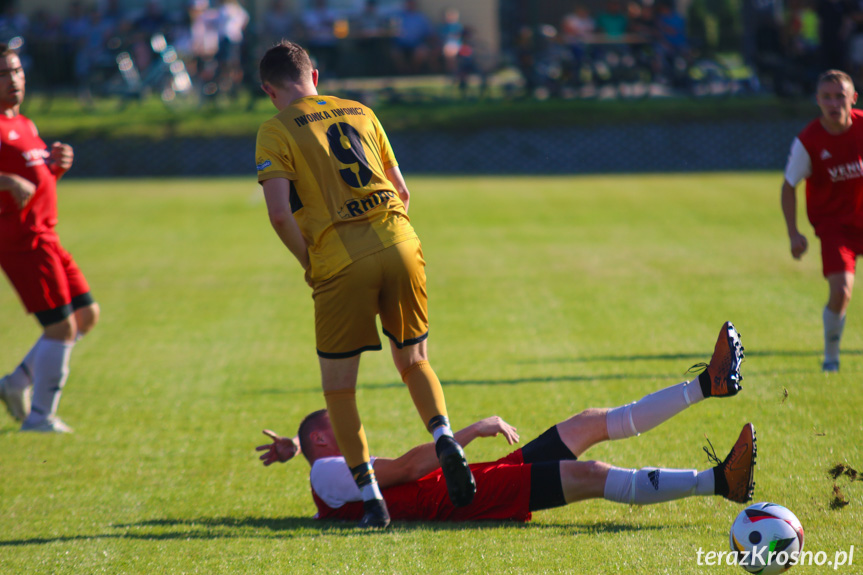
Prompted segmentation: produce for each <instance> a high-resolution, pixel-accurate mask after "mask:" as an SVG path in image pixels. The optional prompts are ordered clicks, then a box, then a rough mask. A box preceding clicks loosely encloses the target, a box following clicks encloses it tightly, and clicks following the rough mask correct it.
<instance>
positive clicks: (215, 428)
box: [0, 173, 863, 575]
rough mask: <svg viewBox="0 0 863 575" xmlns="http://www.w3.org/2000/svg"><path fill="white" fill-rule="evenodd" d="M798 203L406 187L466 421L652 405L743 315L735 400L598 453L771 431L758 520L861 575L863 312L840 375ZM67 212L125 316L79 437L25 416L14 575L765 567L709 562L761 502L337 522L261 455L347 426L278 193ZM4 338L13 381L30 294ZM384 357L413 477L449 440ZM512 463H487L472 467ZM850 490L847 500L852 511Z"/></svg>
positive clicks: (106, 346)
mask: <svg viewBox="0 0 863 575" xmlns="http://www.w3.org/2000/svg"><path fill="white" fill-rule="evenodd" d="M780 181H781V176H780V175H779V174H778V173H768V174H696V175H686V176H627V177H578V178H575V177H572V178H565V177H561V178H518V177H507V178H499V179H497V178H418V177H414V178H411V177H410V176H408V183H409V185H410V186H411V190H412V193H413V198H412V202H411V214H412V217H413V222H414V225H415V227H416V228H417V230H418V232H419V234H420V236H421V237H422V238H423V243H424V250H425V255H426V258H427V260H428V274H429V293H430V305H431V309H430V313H431V319H432V330H431V339H430V350H431V354H432V361H433V364H434V365H435V367H436V370H437V372H438V374H439V375H440V377H441V379H442V380H443V382H444V385H445V390H446V395H447V401H448V405H449V408H450V415H451V418H452V419H453V422H454V425H456V426H463V425H467V424H468V423H470V422H472V421H474V420H476V419H479V418H482V417H485V416H488V415H492V414H498V415H500V416H502V417H503V418H504V419H506V420H507V421H509V422H511V423H513V424H514V425H516V426H517V427H518V429H519V432H520V434H521V436H522V439H523V441H526V440H528V439H530V438H532V437H534V436H536V435H538V434H539V433H541V432H542V431H543V430H544V429H546V428H547V427H548V426H549V425H551V424H553V423H555V422H557V421H559V420H562V419H564V418H565V417H567V416H569V415H570V414H572V413H574V412H577V411H580V410H581V409H583V408H585V407H590V406H613V405H620V404H622V403H625V402H629V401H632V400H635V399H637V398H639V397H641V396H643V395H645V394H647V393H650V392H652V391H654V390H655V389H657V388H659V387H662V386H666V385H670V384H673V383H677V382H679V381H682V380H683V379H684V372H685V370H686V369H687V368H688V367H689V366H690V365H692V364H694V363H696V362H699V361H707V360H708V359H709V357H710V353H711V351H712V348H713V344H714V341H715V338H716V334H717V332H718V329H719V327H720V325H721V324H722V322H723V321H724V320H726V319H731V320H732V321H734V322H735V324H736V325H737V327H738V328H739V330H740V331H741V333H742V336H743V343H744V345H745V347H746V351H747V359H746V362H745V363H744V366H743V367H744V375H745V381H744V382H743V383H744V390H743V391H742V393H741V394H740V395H739V396H737V397H735V398H731V399H726V400H708V401H706V402H704V403H702V404H699V405H697V406H694V407H693V408H692V409H690V410H688V411H686V412H684V413H682V414H681V415H679V416H678V417H676V418H675V419H673V420H672V421H670V422H668V423H666V424H665V425H663V426H662V427H660V428H659V429H657V430H655V431H653V432H651V433H648V434H645V435H643V436H641V437H639V438H633V439H629V440H626V441H619V442H614V443H607V444H603V445H600V446H598V447H596V448H595V449H594V450H592V451H590V452H588V455H589V457H590V458H596V459H601V460H605V461H608V462H610V463H612V464H615V465H620V466H626V467H640V466H646V465H658V466H664V467H683V468H699V469H703V468H706V467H707V466H708V463H707V460H706V457H705V455H704V452H703V451H702V449H701V447H702V446H703V445H706V444H707V442H706V441H705V435H707V436H708V437H709V438H710V440H711V441H712V443H713V444H714V445H715V446H716V450H717V452H719V453H720V454H721V455H722V456H723V457H724V454H725V453H726V452H727V450H728V449H729V448H730V446H731V444H732V442H733V441H734V439H735V438H736V437H737V433H738V432H739V430H740V427H741V425H742V424H743V423H744V422H746V421H752V422H753V423H754V425H755V427H756V429H757V432H758V439H759V461H758V467H757V476H756V480H757V486H756V500H769V501H774V502H777V503H781V504H783V505H786V506H788V507H789V508H791V509H792V510H793V511H794V512H796V513H797V515H798V517H799V518H800V519H801V521H802V522H803V525H804V527H805V529H806V549H809V550H813V551H824V552H826V553H827V554H828V555H829V557H830V558H831V559H832V558H833V554H834V552H835V551H840V550H845V551H848V550H849V548H850V546H851V545H854V546H855V547H856V548H857V557H855V563H856V564H855V565H854V566H852V567H844V568H842V569H840V570H838V571H836V572H838V573H863V550H861V549H859V547H860V546H861V544H863V536H861V525H863V482H861V481H855V482H851V481H850V480H849V479H847V478H845V477H841V478H839V479H838V480H836V481H834V480H833V479H831V478H830V477H829V475H828V469H829V468H831V467H833V466H834V465H836V464H838V463H844V464H847V465H850V466H851V467H854V468H857V469H863V448H861V445H863V420H861V413H863V399H861V393H860V392H861V385H860V381H861V376H863V325H861V324H863V321H861V317H863V313H861V309H860V306H859V304H857V303H856V302H855V303H852V305H851V309H850V311H849V314H848V324H847V329H846V333H845V338H844V345H843V349H844V355H843V363H842V372H841V373H840V374H838V375H831V376H829V377H827V376H825V375H824V374H822V373H821V371H820V360H821V358H820V348H821V309H822V307H823V304H824V300H825V298H826V285H825V283H824V281H823V280H822V279H821V278H820V257H819V255H818V253H817V241H814V238H812V237H811V234H810V239H811V240H813V241H812V245H813V247H814V248H815V253H809V254H807V256H806V257H805V258H804V260H803V261H802V262H795V261H793V260H792V259H791V257H790V255H788V248H787V245H786V244H787V242H786V239H785V232H784V225H783V223H782V219H781V215H780V211H779V199H778V195H779V183H780ZM60 204H61V205H60V211H61V224H60V233H61V237H62V238H63V240H64V244H65V245H66V247H67V248H68V249H69V250H70V251H72V253H74V254H75V257H76V259H77V260H78V263H79V264H80V265H81V267H82V268H83V270H84V271H85V273H86V275H87V277H88V279H89V281H90V283H91V286H92V289H93V293H94V295H95V296H96V297H97V299H98V300H99V302H100V303H101V305H102V311H103V319H102V322H101V324H100V325H99V326H98V327H97V329H96V330H95V331H94V332H93V333H92V334H90V335H89V336H88V337H87V338H86V339H84V340H83V341H82V342H80V343H79V344H78V346H77V348H76V350H75V354H74V356H73V361H72V375H71V377H70V379H69V383H68V386H67V388H66V391H65V394H64V397H63V401H62V404H61V407H60V413H61V415H62V416H63V418H64V419H65V420H66V422H67V423H69V424H70V425H72V426H73V427H74V428H75V429H76V433H75V434H74V435H71V436H63V437H55V436H42V435H34V434H18V433H17V432H16V430H17V427H16V426H15V425H13V422H12V420H11V419H10V418H8V417H7V416H6V414H5V412H4V413H0V573H2V574H4V575H7V574H9V575H12V574H14V575H17V574H37V573H38V574H43V573H44V574H49V573H50V574H67V573H68V574H91V573H112V574H114V573H146V574H148V575H155V574H161V573H171V574H173V573H207V574H212V573H261V574H269V573H272V574H288V573H289V574H294V573H350V574H355V573H585V574H586V573H591V574H593V573H608V574H612V573H624V572H632V573H649V574H651V575H655V574H660V573H675V574H676V573H712V572H715V573H738V572H741V571H739V570H738V568H737V567H731V566H719V567H716V566H714V567H704V566H698V565H697V564H696V552H697V550H698V549H699V548H701V549H702V550H704V551H711V550H714V551H718V550H725V549H727V545H728V537H727V534H728V528H729V526H730V525H731V522H732V520H733V519H734V517H735V516H736V514H737V513H738V512H739V511H740V509H741V508H742V506H739V505H736V504H732V503H730V502H728V501H725V500H722V499H719V498H694V499H689V500H684V501H679V502H675V503H671V504H666V505H658V506H650V507H628V506H623V505H619V504H614V503H609V502H605V501H594V502H588V503H581V504H576V505H572V506H569V507H565V508H560V509H555V510H548V511H543V512H539V513H537V514H535V515H534V521H533V522H531V523H529V524H526V525H521V524H518V525H516V524H511V523H480V524H460V525H431V524H396V525H395V527H394V528H393V529H390V530H389V531H387V532H384V533H366V532H360V531H358V530H356V529H354V528H352V527H351V526H350V525H339V524H328V523H325V524H321V523H319V522H316V521H314V520H312V519H311V516H312V514H313V504H312V501H311V497H310V495H309V488H308V479H307V471H308V468H307V465H306V464H305V462H304V461H302V460H298V461H293V462H291V463H289V464H287V465H284V466H281V465H279V466H274V467H272V468H267V469H265V468H263V467H262V466H261V465H260V464H259V462H258V461H257V459H256V453H255V452H254V447H255V446H256V445H259V444H260V443H262V442H263V440H264V439H265V438H264V436H263V435H261V433H260V431H261V430H262V429H264V428H271V429H275V430H277V431H280V432H282V433H284V434H288V433H293V432H294V431H295V429H296V425H297V423H298V422H299V420H300V418H301V417H302V416H303V415H305V414H306V413H307V412H309V411H311V410H314V409H318V408H320V407H322V406H323V398H322V395H321V392H320V390H319V382H318V374H317V361H316V357H315V354H314V342H313V333H312V306H311V303H312V302H311V298H310V294H309V290H308V288H307V287H306V286H305V284H304V283H303V281H302V276H301V274H300V273H299V271H298V270H299V268H298V266H297V265H296V264H295V262H293V261H292V260H291V258H290V256H289V254H288V252H287V250H285V249H284V248H283V247H281V246H280V244H279V243H278V241H277V239H276V236H275V234H274V233H273V232H272V230H271V229H270V228H269V224H268V222H267V218H266V214H265V207H264V205H263V203H262V198H261V194H260V192H259V190H258V187H257V185H256V184H255V183H254V181H253V180H251V179H220V180H146V181H145V180H136V181H130V180H99V181H81V180H77V181H76V180H69V181H67V182H64V183H63V184H62V185H61V200H60ZM807 229H808V226H807ZM0 317H2V320H0V322H2V323H0V372H5V371H8V370H9V369H11V368H12V367H14V366H15V365H16V363H17V362H18V361H20V359H21V357H23V355H24V354H25V353H26V351H27V350H28V349H29V346H30V345H32V343H33V342H34V341H35V340H36V338H37V337H38V334H39V330H38V328H37V326H36V324H35V322H34V321H33V320H32V319H31V318H28V317H27V316H25V315H24V314H23V313H22V312H21V310H20V306H19V303H18V301H17V298H16V296H15V295H14V293H13V292H12V291H11V289H10V288H9V287H8V284H6V283H5V282H4V283H3V284H2V286H0ZM387 356H388V354H385V353H370V354H366V355H365V356H364V358H363V365H362V368H361V384H360V388H359V393H358V398H359V402H360V410H361V413H363V414H364V421H365V424H366V429H367V433H368V436H369V441H370V444H371V446H372V449H373V451H374V452H376V453H378V454H380V455H389V456H395V455H399V454H400V453H402V452H403V451H405V450H406V449H408V448H409V447H411V446H413V445H414V444H416V443H418V442H421V441H424V440H426V435H425V434H424V432H423V431H422V426H421V423H420V421H419V418H418V417H417V416H416V415H415V412H414V410H413V407H412V405H411V403H410V398H409V395H408V393H407V392H406V390H404V389H403V384H401V382H400V381H399V378H398V375H397V374H396V373H395V371H394V369H393V368H392V366H391V365H390V363H389V359H388V357H387ZM785 391H787V393H788V395H787V398H785ZM507 451H508V449H507V446H506V444H505V442H504V441H503V440H501V439H499V438H498V439H486V440H478V441H477V442H475V443H473V444H471V446H470V447H469V448H468V456H469V458H470V459H471V460H473V461H481V460H487V459H490V458H497V457H499V456H501V455H503V454H505V453H506V452H507ZM834 485H836V486H837V487H838V488H839V489H840V490H841V492H842V494H843V496H844V497H845V499H846V500H847V501H848V505H847V506H844V507H840V508H834V507H835V506H832V505H831V503H832V502H833V501H834V492H833V488H834ZM828 571H829V572H834V571H832V569H830V568H827V567H822V568H818V567H814V566H812V567H797V568H795V570H794V571H792V572H799V573H820V572H828Z"/></svg>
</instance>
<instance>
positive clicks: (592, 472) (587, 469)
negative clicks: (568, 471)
mask: <svg viewBox="0 0 863 575" xmlns="http://www.w3.org/2000/svg"><path fill="white" fill-rule="evenodd" d="M578 463H581V464H582V467H581V469H579V473H580V474H581V475H582V476H583V477H584V478H585V479H586V480H588V481H601V482H603V483H604V482H605V478H606V477H607V476H608V470H609V469H610V468H611V466H610V465H609V464H607V463H604V462H602V461H593V460H591V461H579V462H578Z"/></svg>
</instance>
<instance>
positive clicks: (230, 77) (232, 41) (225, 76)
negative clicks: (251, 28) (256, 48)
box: [216, 0, 249, 96]
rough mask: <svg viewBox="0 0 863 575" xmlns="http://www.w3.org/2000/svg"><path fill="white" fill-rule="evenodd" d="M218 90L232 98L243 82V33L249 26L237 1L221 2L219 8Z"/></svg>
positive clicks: (244, 13) (245, 14)
mask: <svg viewBox="0 0 863 575" xmlns="http://www.w3.org/2000/svg"><path fill="white" fill-rule="evenodd" d="M218 11H219V51H218V52H217V53H216V58H217V60H218V63H219V89H220V90H221V91H222V92H224V93H228V94H230V95H232V96H236V95H237V89H238V88H239V87H240V84H241V83H242V81H243V65H242V60H241V58H242V48H243V31H244V30H245V29H246V26H247V25H248V24H249V13H248V12H246V9H245V8H243V7H242V6H240V3H239V2H238V0H221V5H220V6H219V10H218Z"/></svg>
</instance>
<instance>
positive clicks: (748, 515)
mask: <svg viewBox="0 0 863 575" xmlns="http://www.w3.org/2000/svg"><path fill="white" fill-rule="evenodd" d="M729 539H730V543H731V550H732V551H735V552H736V553H737V564H738V565H740V566H741V567H742V568H743V569H744V570H746V571H747V572H749V573H757V574H759V575H774V574H775V573H783V572H785V571H787V570H788V569H791V567H792V566H794V564H795V563H797V559H798V557H799V555H800V552H801V551H803V526H802V525H801V524H800V520H799V519H797V516H796V515H794V514H793V513H792V512H791V511H789V510H788V509H787V508H785V507H783V506H781V505H777V504H776V503H756V504H754V505H750V506H749V507H747V508H746V509H744V510H743V511H741V512H740V514H739V515H738V516H737V518H736V519H735V520H734V523H733V524H732V525H731V533H730V536H729Z"/></svg>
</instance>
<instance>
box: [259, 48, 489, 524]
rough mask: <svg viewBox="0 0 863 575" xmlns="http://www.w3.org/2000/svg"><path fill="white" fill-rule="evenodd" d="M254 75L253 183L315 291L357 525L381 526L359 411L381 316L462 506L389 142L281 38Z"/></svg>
mask: <svg viewBox="0 0 863 575" xmlns="http://www.w3.org/2000/svg"><path fill="white" fill-rule="evenodd" d="M259 71H260V74H261V89H262V90H263V91H264V92H265V93H266V94H267V96H269V98H270V101H271V102H272V103H273V105H274V106H275V107H276V109H277V110H278V114H277V115H276V116H274V117H273V118H271V119H270V120H268V121H267V122H265V123H264V124H262V125H261V128H260V130H259V132H258V142H257V150H256V159H257V164H258V181H260V183H261V186H262V187H263V189H264V199H265V200H266V203H267V215H268V216H269V219H270V224H271V225H272V226H273V229H274V230H275V232H276V234H277V235H278V236H279V239H281V240H282V243H284V244H285V247H286V248H288V250H289V251H290V252H291V253H292V254H293V255H294V257H296V258H297V261H298V262H299V263H300V265H302V266H303V269H305V270H306V282H307V283H308V284H309V286H310V287H311V288H312V300H313V301H314V305H315V344H316V347H317V353H318V363H319V365H320V368H321V387H322V388H323V391H324V400H325V401H326V404H327V409H326V418H327V419H329V422H330V424H331V427H332V433H333V435H334V436H335V442H334V443H337V444H338V451H337V452H336V454H341V455H343V456H344V458H345V463H346V464H347V466H348V468H349V469H350V472H351V475H352V476H353V478H354V483H355V484H356V486H357V488H358V489H359V490H360V494H361V496H362V500H363V517H362V519H360V522H359V526H360V527H377V528H381V527H386V526H387V525H389V523H390V517H389V513H388V511H387V506H386V503H385V502H384V499H383V494H382V493H381V488H380V486H379V485H378V482H377V478H376V475H375V470H374V468H373V467H372V464H371V458H370V456H369V448H368V443H367V441H366V435H365V431H364V429H363V425H362V421H361V419H360V414H359V410H358V409H357V402H356V385H357V376H358V373H359V367H360V355H361V354H362V353H364V352H366V351H372V350H379V349H381V348H382V345H381V338H380V333H379V330H378V326H377V323H376V322H377V320H378V319H379V320H380V330H381V331H383V332H384V334H385V335H386V336H387V338H389V340H390V341H389V343H390V351H391V353H392V357H393V365H394V367H395V368H396V369H397V370H398V372H399V374H400V375H401V378H402V381H404V382H405V386H406V387H407V388H408V390H409V391H410V395H411V399H412V400H413V402H414V406H415V407H416V409H417V413H418V414H419V416H420V419H421V420H422V422H423V424H424V425H425V428H426V429H427V430H428V431H429V433H431V435H432V437H433V438H434V441H435V453H436V455H437V458H438V462H439V464H440V467H441V470H442V472H443V476H444V479H445V480H446V485H447V493H448V494H449V498H450V500H451V501H452V503H453V505H455V506H456V507H464V506H466V505H469V504H470V502H471V501H473V497H474V494H475V493H476V482H475V480H474V477H473V474H472V473H471V470H470V466H469V465H468V464H467V460H466V459H465V456H464V451H463V450H462V448H461V446H460V445H459V443H458V441H456V439H455V437H454V434H453V431H452V427H451V426H450V422H449V417H448V415H447V408H446V400H445V398H444V393H443V387H442V386H441V383H440V379H438V377H437V374H435V372H434V369H432V367H431V364H430V363H429V357H428V341H427V340H428V337H429V321H428V295H427V293H426V274H425V259H424V257H423V252H422V246H421V245H420V242H419V238H417V237H416V234H415V233H414V230H413V227H412V226H411V224H410V221H409V220H408V217H407V214H408V210H409V208H410V191H409V190H408V187H407V184H405V181H404V178H403V177H402V174H401V170H399V167H398V164H397V163H396V159H395V156H394V155H393V150H392V147H391V146H390V143H389V141H388V140H387V136H386V134H385V133H384V130H383V128H381V125H380V123H379V122H378V120H377V118H376V117H375V115H374V113H373V112H372V111H371V110H370V109H369V108H367V107H366V106H363V105H362V104H360V103H358V102H353V101H351V100H341V99H339V98H333V97H330V96H321V95H319V94H318V89H317V86H318V71H317V70H315V69H314V68H313V67H312V63H311V59H310V58H309V55H308V53H307V52H306V51H305V50H303V48H302V47H301V46H299V45H297V44H294V43H293V42H290V41H288V40H282V41H281V42H279V43H278V44H276V45H275V46H273V47H272V48H270V49H269V50H267V52H266V54H264V57H263V58H261V63H260V66H259ZM307 424H308V425H315V424H311V423H308V422H304V423H303V425H307ZM301 427H302V426H301ZM315 433H317V431H316V432H315ZM303 451H304V452H305V451H306V449H305V448H303ZM334 455H335V454H334Z"/></svg>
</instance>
